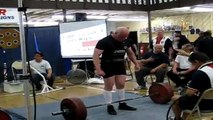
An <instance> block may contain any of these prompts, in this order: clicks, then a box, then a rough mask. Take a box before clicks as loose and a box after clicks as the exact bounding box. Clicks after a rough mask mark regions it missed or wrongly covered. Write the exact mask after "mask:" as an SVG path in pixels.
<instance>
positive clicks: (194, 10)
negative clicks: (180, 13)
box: [192, 7, 213, 12]
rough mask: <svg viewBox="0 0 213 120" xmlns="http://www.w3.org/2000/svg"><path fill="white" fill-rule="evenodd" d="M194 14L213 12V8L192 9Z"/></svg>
mask: <svg viewBox="0 0 213 120" xmlns="http://www.w3.org/2000/svg"><path fill="white" fill-rule="evenodd" d="M192 11H193V12H213V9H212V8H203V7H195V8H193V9H192Z"/></svg>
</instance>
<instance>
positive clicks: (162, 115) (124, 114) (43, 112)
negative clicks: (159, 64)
mask: <svg viewBox="0 0 213 120" xmlns="http://www.w3.org/2000/svg"><path fill="white" fill-rule="evenodd" d="M136 97H139V95H135V94H131V93H126V98H127V99H128V98H136ZM113 100H114V101H116V100H117V94H113ZM82 101H83V102H84V103H85V105H86V106H92V105H95V104H101V103H104V99H103V96H102V95H98V96H92V97H85V98H82ZM127 103H128V104H129V105H131V106H134V107H137V108H138V110H137V111H121V110H118V109H117V106H118V104H117V103H116V104H114V106H115V108H116V110H117V113H118V114H117V115H115V116H112V115H108V114H107V112H106V106H100V107H95V108H90V109H87V111H88V116H87V120H131V119H134V120H142V119H144V120H165V119H166V113H167V110H168V108H169V104H166V105H160V104H155V103H153V102H152V101H151V100H150V98H149V97H146V98H141V99H135V100H131V101H127ZM58 110H60V102H54V103H48V104H42V105H37V120H63V117H62V116H61V115H59V116H52V115H51V113H52V112H54V111H58ZM9 111H11V112H14V113H17V114H18V115H21V116H26V113H25V108H15V109H10V110H9ZM13 120H21V118H20V119H18V118H17V117H13Z"/></svg>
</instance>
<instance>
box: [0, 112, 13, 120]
mask: <svg viewBox="0 0 213 120" xmlns="http://www.w3.org/2000/svg"><path fill="white" fill-rule="evenodd" d="M0 120H12V118H11V117H10V115H9V114H7V113H6V112H5V111H3V110H0Z"/></svg>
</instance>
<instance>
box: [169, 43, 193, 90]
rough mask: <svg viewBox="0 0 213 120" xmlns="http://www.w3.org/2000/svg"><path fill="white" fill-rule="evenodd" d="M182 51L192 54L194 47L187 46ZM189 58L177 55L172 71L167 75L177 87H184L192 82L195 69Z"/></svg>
mask: <svg viewBox="0 0 213 120" xmlns="http://www.w3.org/2000/svg"><path fill="white" fill-rule="evenodd" d="M182 50H184V51H185V52H187V53H191V52H192V51H193V46H192V45H191V44H190V43H188V44H185V45H183V46H182ZM188 58H189V57H188V56H185V55H177V56H176V58H175V61H174V64H173V67H172V69H171V70H170V71H169V72H168V73H167V76H168V77H169V79H170V80H172V81H173V82H174V83H175V84H176V87H180V86H181V87H184V86H186V85H187V83H188V82H189V81H190V80H191V76H192V74H193V72H194V68H193V67H192V65H191V63H190V62H189V61H188Z"/></svg>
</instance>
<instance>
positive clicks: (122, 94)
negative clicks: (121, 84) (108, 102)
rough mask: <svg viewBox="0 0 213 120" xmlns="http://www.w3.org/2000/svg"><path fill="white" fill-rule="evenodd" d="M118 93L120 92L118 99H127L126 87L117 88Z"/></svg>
mask: <svg viewBox="0 0 213 120" xmlns="http://www.w3.org/2000/svg"><path fill="white" fill-rule="evenodd" d="M116 91H117V94H118V99H119V100H125V94H124V92H125V91H124V89H117V90H116Z"/></svg>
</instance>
